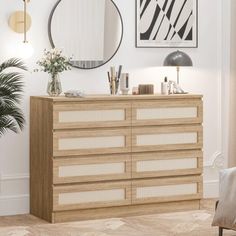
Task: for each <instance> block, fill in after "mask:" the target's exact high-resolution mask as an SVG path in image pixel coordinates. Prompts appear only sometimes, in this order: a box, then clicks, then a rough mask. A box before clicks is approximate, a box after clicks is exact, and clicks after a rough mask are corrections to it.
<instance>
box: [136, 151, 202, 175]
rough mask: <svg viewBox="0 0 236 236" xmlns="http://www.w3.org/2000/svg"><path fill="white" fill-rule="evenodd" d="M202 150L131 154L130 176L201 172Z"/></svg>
mask: <svg viewBox="0 0 236 236" xmlns="http://www.w3.org/2000/svg"><path fill="white" fill-rule="evenodd" d="M202 168H203V154H202V151H196V150H194V151H188V150H187V151H172V152H151V153H136V154H133V155H132V178H145V177H163V176H180V175H192V174H195V175H196V174H201V173H202Z"/></svg>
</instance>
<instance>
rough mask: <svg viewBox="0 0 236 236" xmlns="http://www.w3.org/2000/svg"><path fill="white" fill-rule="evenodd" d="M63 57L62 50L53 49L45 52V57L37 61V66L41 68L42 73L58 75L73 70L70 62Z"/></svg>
mask: <svg viewBox="0 0 236 236" xmlns="http://www.w3.org/2000/svg"><path fill="white" fill-rule="evenodd" d="M71 59H72V58H71V57H70V58H67V57H65V56H63V55H62V50H59V49H56V48H53V49H51V50H47V49H45V50H44V56H43V57H42V59H41V60H39V61H37V64H38V65H39V66H40V67H41V71H44V72H47V73H49V74H51V75H52V76H53V75H56V74H58V73H61V72H63V71H66V70H70V69H71V64H70V60H71Z"/></svg>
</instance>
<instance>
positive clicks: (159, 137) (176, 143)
mask: <svg viewBox="0 0 236 236" xmlns="http://www.w3.org/2000/svg"><path fill="white" fill-rule="evenodd" d="M181 149H182V150H183V149H202V126H201V125H194V126H193V125H185V126H168V127H165V126H160V127H158V126H153V127H145V128H143V127H142V128H133V129H132V151H133V152H140V151H159V150H181Z"/></svg>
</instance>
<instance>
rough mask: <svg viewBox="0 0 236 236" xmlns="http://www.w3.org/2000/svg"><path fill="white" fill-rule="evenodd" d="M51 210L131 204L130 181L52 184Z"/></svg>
mask: <svg viewBox="0 0 236 236" xmlns="http://www.w3.org/2000/svg"><path fill="white" fill-rule="evenodd" d="M53 199H54V200H53V202H54V204H53V210H54V211H61V210H76V209H89V208H97V207H111V206H121V205H130V204H131V182H130V181H124V182H107V183H96V184H84V185H71V186H56V187H55V186H54V188H53Z"/></svg>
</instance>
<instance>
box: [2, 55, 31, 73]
mask: <svg viewBox="0 0 236 236" xmlns="http://www.w3.org/2000/svg"><path fill="white" fill-rule="evenodd" d="M11 67H15V68H18V69H21V70H27V67H26V66H25V64H24V62H23V61H22V60H21V59H19V58H11V59H9V60H7V61H5V62H3V63H2V64H1V65H0V72H2V71H3V70H5V69H7V68H11Z"/></svg>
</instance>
